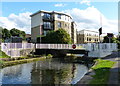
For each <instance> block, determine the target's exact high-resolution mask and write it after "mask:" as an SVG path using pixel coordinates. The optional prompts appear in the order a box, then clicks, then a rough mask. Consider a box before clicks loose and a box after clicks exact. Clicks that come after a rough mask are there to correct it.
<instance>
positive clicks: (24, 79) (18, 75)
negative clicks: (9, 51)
mask: <svg viewBox="0 0 120 86" xmlns="http://www.w3.org/2000/svg"><path fill="white" fill-rule="evenodd" d="M31 66H32V63H31V64H22V65H16V66H11V67H6V68H3V69H2V71H0V73H1V75H2V77H0V80H2V83H3V84H11V83H12V84H14V83H15V84H26V83H30V77H31V74H30V72H31V69H32V67H31Z"/></svg>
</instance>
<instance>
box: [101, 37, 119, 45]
mask: <svg viewBox="0 0 120 86" xmlns="http://www.w3.org/2000/svg"><path fill="white" fill-rule="evenodd" d="M116 42H117V39H116V38H115V37H112V38H109V37H108V36H105V37H104V39H103V43H116Z"/></svg>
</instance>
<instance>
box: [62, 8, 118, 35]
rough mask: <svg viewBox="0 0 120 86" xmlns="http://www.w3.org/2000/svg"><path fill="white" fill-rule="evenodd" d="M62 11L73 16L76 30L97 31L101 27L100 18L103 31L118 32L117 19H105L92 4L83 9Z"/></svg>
mask: <svg viewBox="0 0 120 86" xmlns="http://www.w3.org/2000/svg"><path fill="white" fill-rule="evenodd" d="M63 12H65V13H68V14H70V15H71V16H72V17H73V20H74V21H75V22H76V24H77V29H78V31H80V30H82V29H90V30H94V31H98V29H99V28H100V27H101V24H100V20H102V28H103V33H114V34H117V33H118V22H117V20H110V19H107V18H106V17H105V16H104V15H103V14H102V13H101V12H100V11H99V10H98V9H96V8H95V7H94V6H92V7H88V8H87V9H84V10H81V9H78V8H73V9H69V10H64V11H63ZM100 15H101V16H102V19H100Z"/></svg>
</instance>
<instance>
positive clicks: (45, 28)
mask: <svg viewBox="0 0 120 86" xmlns="http://www.w3.org/2000/svg"><path fill="white" fill-rule="evenodd" d="M43 29H44V30H53V27H52V26H46V25H43Z"/></svg>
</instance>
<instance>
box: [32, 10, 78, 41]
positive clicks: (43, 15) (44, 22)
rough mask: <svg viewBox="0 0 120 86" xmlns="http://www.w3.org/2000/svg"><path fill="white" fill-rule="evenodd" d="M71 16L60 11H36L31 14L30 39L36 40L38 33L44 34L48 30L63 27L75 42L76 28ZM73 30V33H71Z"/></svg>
mask: <svg viewBox="0 0 120 86" xmlns="http://www.w3.org/2000/svg"><path fill="white" fill-rule="evenodd" d="M74 27H75V23H74V22H73V20H72V17H71V16H69V15H67V14H64V13H60V12H54V11H52V12H48V11H38V12H36V13H34V14H32V15H31V39H32V41H33V42H35V41H36V39H37V37H38V36H40V35H46V34H47V32H48V31H51V30H58V29H59V28H62V29H65V30H66V31H67V33H68V34H69V35H70V37H71V38H72V40H73V43H75V42H76V38H75V37H76V35H75V34H76V31H74V30H76V28H74ZM73 32H74V34H73Z"/></svg>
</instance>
